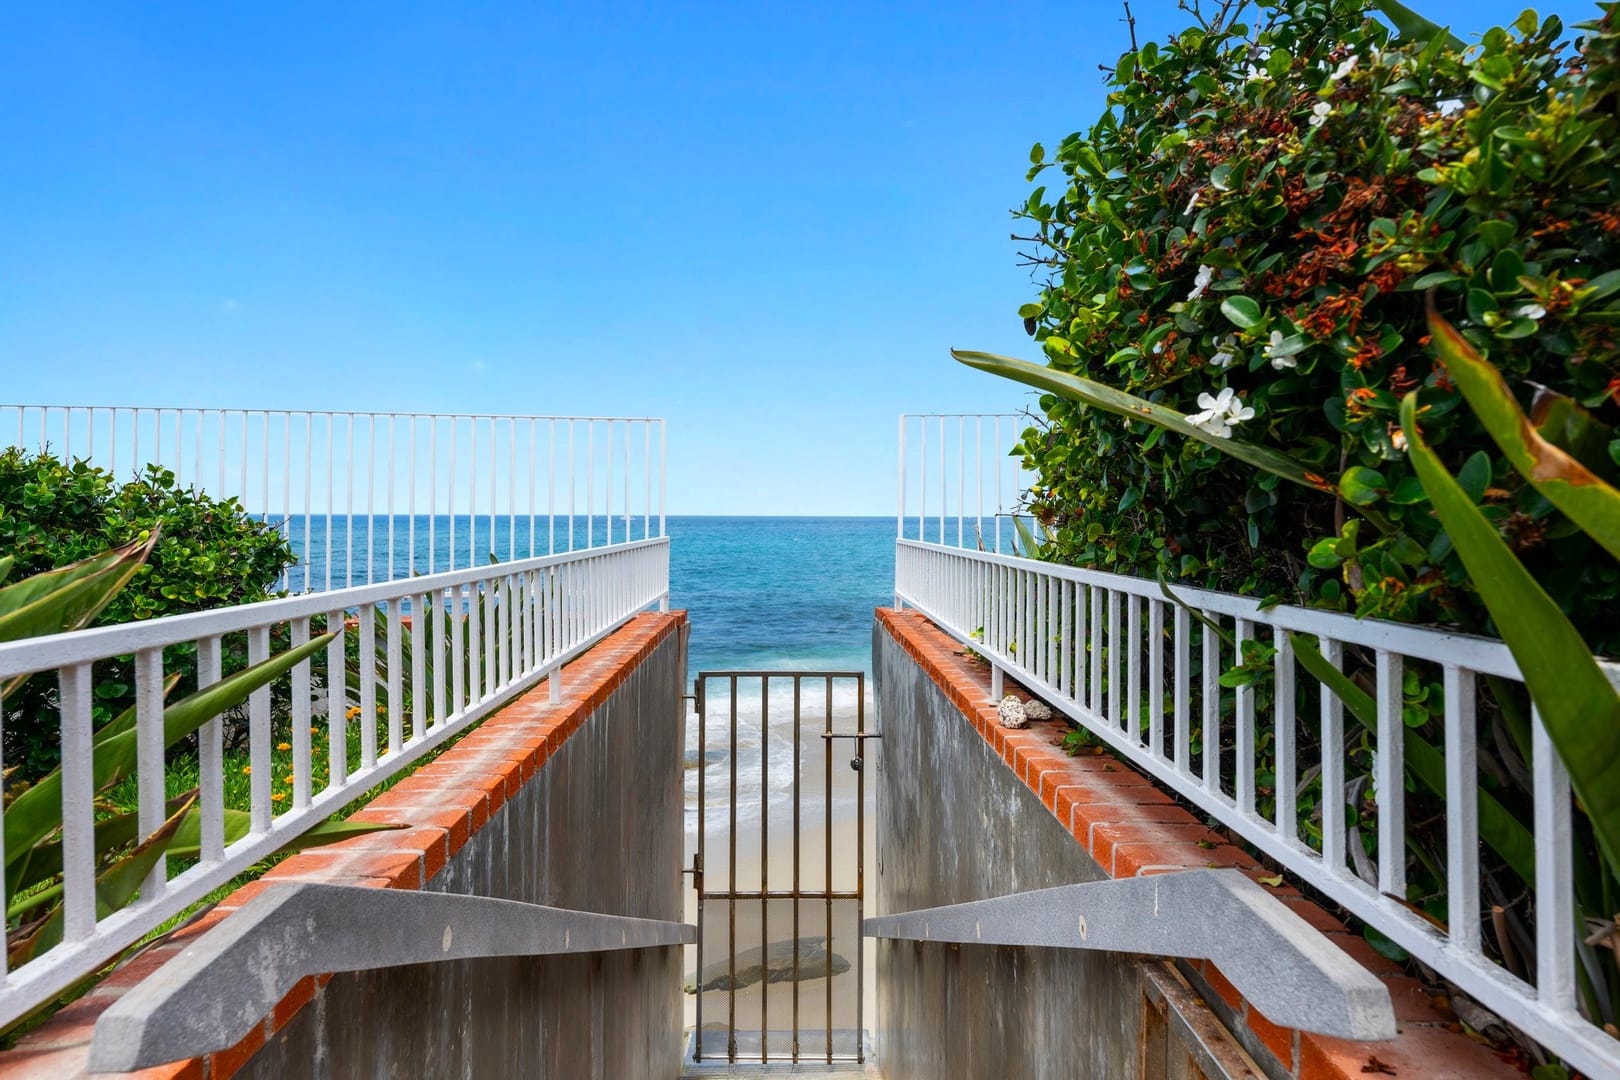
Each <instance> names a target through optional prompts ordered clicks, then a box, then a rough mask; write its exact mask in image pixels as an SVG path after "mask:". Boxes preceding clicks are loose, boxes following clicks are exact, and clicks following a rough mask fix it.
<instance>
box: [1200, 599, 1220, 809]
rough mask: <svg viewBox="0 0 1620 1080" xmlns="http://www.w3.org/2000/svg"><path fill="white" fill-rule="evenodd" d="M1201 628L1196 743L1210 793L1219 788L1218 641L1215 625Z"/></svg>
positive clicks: (1211, 615)
mask: <svg viewBox="0 0 1620 1080" xmlns="http://www.w3.org/2000/svg"><path fill="white" fill-rule="evenodd" d="M1204 617H1205V618H1206V619H1209V620H1210V622H1214V621H1215V620H1216V619H1218V618H1220V616H1219V615H1216V614H1214V613H1213V612H1206V613H1205V615H1204ZM1203 631H1204V635H1203V636H1204V662H1203V665H1202V668H1201V670H1200V674H1201V676H1202V678H1201V679H1200V682H1201V683H1202V686H1203V692H1202V694H1201V695H1200V696H1199V702H1200V704H1201V705H1202V706H1203V709H1202V714H1203V728H1202V731H1201V733H1200V735H1199V745H1200V746H1202V747H1203V751H1204V789H1205V790H1206V791H1209V792H1219V791H1220V790H1221V684H1220V667H1221V643H1220V639H1219V638H1217V637H1216V636H1215V628H1214V627H1213V626H1211V625H1210V623H1205V624H1204V626H1203Z"/></svg>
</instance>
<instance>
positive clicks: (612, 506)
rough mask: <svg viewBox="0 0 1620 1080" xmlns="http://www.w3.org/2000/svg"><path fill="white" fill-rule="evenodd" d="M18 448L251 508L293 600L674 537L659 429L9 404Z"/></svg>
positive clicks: (507, 418)
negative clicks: (275, 551)
mask: <svg viewBox="0 0 1620 1080" xmlns="http://www.w3.org/2000/svg"><path fill="white" fill-rule="evenodd" d="M5 442H11V443H12V444H13V445H15V446H18V447H21V448H27V449H35V450H46V449H48V450H50V451H51V452H53V453H55V454H57V455H58V456H60V457H62V458H64V459H66V460H74V459H84V460H86V461H89V462H90V463H91V464H94V465H98V466H100V467H103V468H106V469H108V470H110V471H112V472H113V473H114V474H116V475H117V478H118V479H119V480H124V479H127V478H128V477H129V476H131V475H133V474H134V473H135V472H137V471H139V470H141V469H144V468H145V467H146V466H147V465H159V466H161V467H163V468H166V469H168V470H170V471H171V472H173V473H174V475H175V479H176V482H177V484H178V485H179V486H180V487H183V488H193V489H196V490H199V491H205V492H207V493H209V494H211V495H213V496H215V497H216V498H224V497H228V496H235V497H237V498H238V499H239V500H240V501H241V503H242V505H243V506H244V508H245V509H246V510H247V512H248V513H249V514H251V515H252V516H253V517H255V518H257V519H259V520H260V521H262V522H264V523H265V524H267V525H270V526H273V527H274V528H276V529H277V530H278V531H280V532H281V533H282V535H284V536H285V537H286V538H287V540H288V542H289V544H290V545H291V546H292V548H293V551H294V553H295V554H296V555H297V557H298V562H297V563H296V564H295V565H294V566H293V567H292V568H291V569H289V570H288V571H287V572H286V573H284V574H283V575H282V577H281V579H280V581H279V582H278V583H277V588H278V589H279V590H283V591H292V592H308V591H315V590H320V591H330V590H332V589H334V588H347V587H350V586H353V585H355V584H366V583H372V582H378V581H392V580H395V579H397V578H408V577H413V576H415V575H417V574H420V573H428V574H431V573H437V572H439V571H441V570H453V569H455V568H457V567H458V566H462V567H467V566H477V565H479V564H481V563H484V562H486V561H487V560H488V558H489V556H490V555H491V554H494V555H495V556H496V557H497V558H498V559H499V560H500V561H503V562H505V561H511V560H513V559H517V558H527V557H532V556H534V555H537V554H539V553H541V552H545V553H547V554H551V553H555V552H560V551H576V550H578V549H579V548H580V547H582V546H585V547H595V546H598V544H599V543H600V544H613V543H616V542H619V541H625V540H631V539H645V538H648V537H652V536H663V535H664V522H665V518H664V470H665V452H664V451H665V430H664V421H663V420H661V419H658V418H655V417H641V416H615V417H607V416H512V415H505V414H487V413H417V412H399V413H372V412H344V411H332V410H296V411H295V410H277V409H190V408H169V407H148V406H100V405H96V406H86V405H0V445H4V443H5ZM655 473H656V476H657V487H656V491H655V490H654V483H653V480H654V474H655ZM581 498H583V499H584V503H583V505H581V503H580V499H581Z"/></svg>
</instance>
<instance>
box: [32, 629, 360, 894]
mask: <svg viewBox="0 0 1620 1080" xmlns="http://www.w3.org/2000/svg"><path fill="white" fill-rule="evenodd" d="M336 636H337V633H336V632H333V633H327V634H322V635H320V636H319V637H317V638H314V639H313V640H311V641H309V642H307V643H305V644H303V645H300V646H298V647H297V648H293V649H287V650H286V651H284V652H281V653H277V654H276V655H275V656H272V657H270V658H269V659H268V660H264V661H261V662H260V663H257V664H254V665H253V666H251V667H248V668H244V669H243V670H241V671H238V672H236V673H235V674H233V675H230V676H227V677H226V678H224V679H222V680H220V681H219V682H217V683H215V684H214V685H212V686H210V687H207V688H205V689H203V690H199V691H197V692H196V693H194V694H188V695H187V696H186V697H184V698H181V699H180V700H179V701H177V702H175V703H174V704H173V705H170V706H168V707H167V708H165V709H164V710H163V745H164V746H166V747H167V746H172V745H174V744H175V743H176V742H178V741H179V740H181V739H183V738H185V737H186V736H187V735H189V734H191V733H192V732H193V731H196V730H197V729H198V728H200V727H202V725H203V724H205V723H207V722H208V721H209V720H211V719H213V718H214V717H216V716H218V715H219V714H220V713H222V712H224V711H225V710H227V709H231V708H235V707H236V706H238V705H241V704H242V703H243V702H245V701H246V700H247V699H248V696H249V695H250V694H252V693H253V691H255V690H257V689H259V688H260V687H262V686H268V685H269V684H270V683H272V682H274V681H275V680H276V679H277V678H279V677H280V676H282V675H284V674H285V673H286V672H288V671H290V670H291V669H292V668H293V667H294V666H295V665H297V664H299V663H301V662H302V661H304V660H306V659H308V658H309V657H311V656H314V655H315V654H316V653H318V652H320V650H321V649H323V648H325V647H326V645H327V643H328V642H330V641H331V640H332V639H333V638H335V637H336ZM135 736H136V732H135V730H134V729H133V728H131V729H130V730H127V731H123V732H121V733H119V734H117V735H114V736H113V737H112V738H110V739H104V740H102V741H101V742H98V743H96V744H95V748H94V751H93V754H92V757H91V763H90V771H91V776H92V782H93V784H94V789H95V790H96V791H102V790H105V789H106V788H107V787H109V786H111V785H113V784H116V783H117V782H118V781H119V780H122V779H123V778H124V777H126V776H128V775H129V774H130V773H131V772H132V771H133V770H134V768H135ZM61 824H62V770H61V769H60V768H57V769H54V770H52V771H51V772H50V773H48V774H46V775H45V776H44V777H43V778H41V779H40V781H39V782H38V783H36V784H35V785H34V786H32V787H30V788H29V789H28V790H27V791H24V792H23V793H22V794H21V795H18V796H17V798H16V799H15V800H13V801H12V804H11V805H10V806H8V807H6V812H5V826H4V827H5V851H6V882H7V888H6V895H7V897H8V901H9V898H10V897H11V896H13V895H15V893H16V887H15V885H13V884H12V883H13V882H14V881H15V880H16V876H17V874H18V871H19V864H20V862H21V861H22V860H24V859H26V858H27V856H28V852H29V849H31V848H32V847H33V846H34V845H35V844H38V843H40V842H41V841H42V840H44V839H45V838H46V837H47V836H49V835H50V834H51V833H52V832H54V831H55V830H56V829H58V828H59V827H60V826H61Z"/></svg>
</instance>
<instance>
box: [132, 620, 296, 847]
mask: <svg viewBox="0 0 1620 1080" xmlns="http://www.w3.org/2000/svg"><path fill="white" fill-rule="evenodd" d="M247 644H248V664H249V665H253V664H262V663H264V661H266V660H268V659H269V658H270V628H269V627H268V626H253V627H249V628H248V632H247ZM159 715H161V712H160V713H159ZM273 764H274V763H273V762H272V761H271V760H270V687H269V686H268V685H266V686H261V687H259V688H258V689H257V690H255V691H253V693H251V694H249V695H248V766H249V767H250V768H251V769H252V770H253V772H252V773H251V774H250V775H249V776H248V780H249V781H250V783H249V784H248V818H249V821H250V823H251V827H252V829H253V832H254V833H255V834H262V833H266V832H269V831H270V809H271V806H272V805H273V804H272V803H271V801H270V786H271V782H272V781H273V780H274V779H275V770H274V768H273Z"/></svg>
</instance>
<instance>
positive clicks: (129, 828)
mask: <svg viewBox="0 0 1620 1080" xmlns="http://www.w3.org/2000/svg"><path fill="white" fill-rule="evenodd" d="M196 794H197V791H196V789H195V788H193V789H192V790H191V791H187V792H184V793H183V794H180V795H176V796H175V797H174V798H172V799H170V800H169V801H168V802H166V803H164V804H163V813H164V816H165V817H167V816H169V815H172V814H174V813H175V812H176V811H177V810H179V809H180V808H181V807H182V806H184V805H186V804H187V803H188V802H189V801H190V800H191V799H192V797H193V796H195V795H196ZM139 819H140V813H139V812H138V811H134V810H132V811H130V812H129V813H127V814H119V815H117V816H116V817H110V818H103V819H101V820H100V821H98V822H96V827H95V849H96V860H97V862H100V861H101V860H102V859H104V858H105V857H106V856H107V854H108V853H109V852H112V851H114V850H116V849H117V848H120V847H123V846H124V845H125V844H128V843H131V842H133V841H134V840H135V838H136V837H137V836H139V835H140V832H141V826H140V820H139ZM61 872H62V842H61V841H60V840H55V841H52V842H51V843H48V844H35V845H34V846H33V848H32V849H31V850H30V851H29V852H28V858H27V860H26V862H25V863H24V864H23V865H22V866H21V867H19V868H18V873H17V884H16V885H15V886H14V887H13V888H12V890H11V891H12V893H13V894H15V893H20V892H23V891H24V890H26V889H29V888H32V887H33V886H35V885H38V884H39V883H40V882H42V881H49V880H50V879H51V878H53V877H55V876H56V875H58V874H60V873H61ZM25 905H26V907H35V906H37V904H36V903H35V898H34V897H32V896H29V897H25V898H24V899H22V900H20V901H18V903H17V906H16V907H12V908H8V909H7V911H6V916H7V918H15V917H16V915H17V914H18V912H19V911H20V910H26V907H25Z"/></svg>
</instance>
